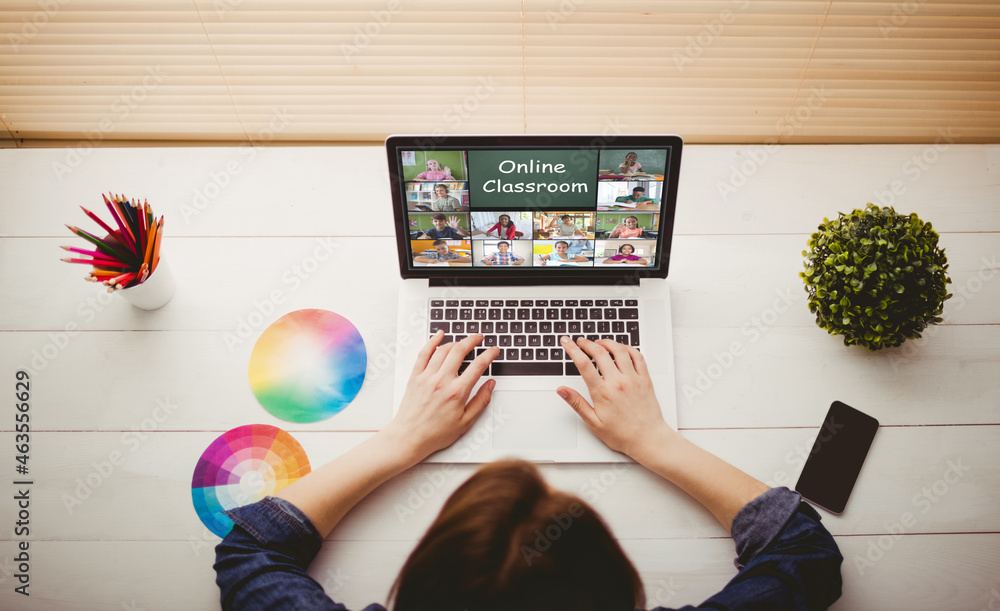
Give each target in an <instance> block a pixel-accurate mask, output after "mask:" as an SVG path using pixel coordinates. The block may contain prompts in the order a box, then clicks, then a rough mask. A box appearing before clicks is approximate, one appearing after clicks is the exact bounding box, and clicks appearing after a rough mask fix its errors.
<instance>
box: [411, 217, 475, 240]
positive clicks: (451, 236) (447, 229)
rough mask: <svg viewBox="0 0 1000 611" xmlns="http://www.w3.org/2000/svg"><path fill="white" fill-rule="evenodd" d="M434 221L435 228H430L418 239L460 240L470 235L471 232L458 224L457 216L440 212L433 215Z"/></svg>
mask: <svg viewBox="0 0 1000 611" xmlns="http://www.w3.org/2000/svg"><path fill="white" fill-rule="evenodd" d="M431 222H432V223H434V228H433V229H428V230H427V231H425V232H424V233H423V235H421V236H420V237H419V238H417V239H418V240H460V239H462V238H463V237H466V236H468V235H469V232H468V231H466V230H465V229H462V228H461V227H459V226H458V217H457V216H445V215H444V214H442V213H440V212H438V213H437V214H435V215H434V216H432V217H431Z"/></svg>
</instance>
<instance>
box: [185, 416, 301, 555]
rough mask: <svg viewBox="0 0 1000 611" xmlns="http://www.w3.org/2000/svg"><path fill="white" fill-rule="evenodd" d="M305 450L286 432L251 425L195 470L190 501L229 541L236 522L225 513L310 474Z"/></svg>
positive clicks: (220, 443) (229, 435) (220, 441)
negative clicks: (229, 535)
mask: <svg viewBox="0 0 1000 611" xmlns="http://www.w3.org/2000/svg"><path fill="white" fill-rule="evenodd" d="M309 471H310V467H309V459H308V458H306V453H305V450H303V449H302V446H300V445H299V442H297V441H295V438H294V437H292V436H291V435H289V434H288V433H287V432H285V431H283V430H281V429H279V428H276V427H273V426H270V425H267V424H248V425H246V426H240V427H236V428H235V429H232V430H230V431H226V432H225V433H223V434H222V435H220V436H219V437H217V438H216V439H215V441H213V442H212V444H211V445H210V446H208V449H206V450H205V451H204V452H203V453H202V455H201V458H199V459H198V464H197V465H195V468H194V477H193V478H192V479H191V498H192V500H193V501H194V509H195V511H196V512H198V517H199V518H201V521H202V522H204V523H205V526H207V527H208V529H209V530H210V531H212V532H213V533H215V534H217V535H219V536H220V537H225V536H226V535H227V534H228V533H229V531H230V530H232V528H233V521H232V520H230V519H229V518H228V517H227V516H226V515H225V514H223V513H222V512H223V511H225V510H228V509H235V508H237V507H239V506H241V505H246V504H248V503H255V502H257V501H259V500H261V499H263V498H264V497H265V496H269V495H273V494H274V493H275V492H278V491H279V490H281V489H282V488H284V487H285V486H287V485H288V484H291V483H292V482H294V481H295V480H297V479H299V478H300V477H302V476H304V475H306V474H307V473H309Z"/></svg>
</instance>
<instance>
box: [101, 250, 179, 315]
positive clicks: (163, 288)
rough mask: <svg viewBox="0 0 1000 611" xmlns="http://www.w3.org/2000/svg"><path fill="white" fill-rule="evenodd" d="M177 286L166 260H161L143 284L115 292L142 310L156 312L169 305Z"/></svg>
mask: <svg viewBox="0 0 1000 611" xmlns="http://www.w3.org/2000/svg"><path fill="white" fill-rule="evenodd" d="M176 290H177V284H176V283H175V282H174V275H173V273H171V271H170V266H169V265H167V262H166V260H164V259H160V261H159V263H158V264H157V265H156V271H155V272H153V273H152V274H150V276H149V278H147V279H146V281H145V282H143V283H142V284H137V285H135V286H132V287H129V288H127V289H121V290H120V291H115V292H116V293H118V294H119V295H121V296H122V298H123V299H124V300H125V301H127V302H129V303H131V304H132V305H134V306H135V307H137V308H139V309H140V310H155V309H157V308H162V307H163V306H165V305H167V302H168V301H170V300H171V298H173V296H174V292H175V291H176Z"/></svg>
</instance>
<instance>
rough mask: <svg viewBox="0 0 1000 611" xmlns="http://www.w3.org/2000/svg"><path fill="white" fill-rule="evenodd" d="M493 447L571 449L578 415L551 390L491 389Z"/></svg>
mask: <svg viewBox="0 0 1000 611" xmlns="http://www.w3.org/2000/svg"><path fill="white" fill-rule="evenodd" d="M492 404H493V417H494V422H496V424H495V428H494V430H493V448H494V449H497V450H533V449H539V450H542V449H556V450H563V449H573V448H575V447H576V427H577V425H578V424H579V423H580V422H579V421H580V417H579V416H577V415H576V412H574V411H573V408H572V407H570V406H569V405H567V404H566V402H565V401H563V400H562V399H560V398H559V395H557V394H556V393H555V392H554V391H551V390H546V391H513V390H511V391H498V392H494V393H493V401H492Z"/></svg>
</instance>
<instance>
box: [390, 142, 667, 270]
mask: <svg viewBox="0 0 1000 611" xmlns="http://www.w3.org/2000/svg"><path fill="white" fill-rule="evenodd" d="M670 154H671V149H670V147H659V148H648V147H647V148H642V147H616V146H609V147H607V148H602V149H595V148H589V149H588V148H583V147H535V148H527V147H520V148H518V147H507V148H499V147H486V146H484V147H475V146H465V147H461V148H459V147H454V148H448V147H447V146H446V145H443V146H442V147H441V148H438V149H434V150H421V149H419V148H416V147H412V148H406V147H402V146H401V147H398V148H397V150H396V157H397V163H398V174H397V177H398V184H399V186H400V188H401V190H402V195H403V202H404V206H405V211H404V214H403V219H404V222H406V223H407V227H406V231H407V232H408V234H409V238H410V239H409V240H408V241H407V249H408V256H409V261H410V269H417V268H421V267H431V268H441V267H448V268H451V269H455V268H476V269H479V270H480V271H483V270H497V271H498V272H501V273H502V271H501V270H526V269H537V270H543V269H549V270H562V268H566V267H569V268H589V269H602V270H607V271H614V270H616V269H617V270H623V269H632V270H634V269H638V268H645V269H648V270H657V269H659V267H660V261H659V260H658V259H659V257H658V256H657V254H658V253H659V252H660V246H661V242H660V240H661V239H662V236H661V235H660V234H661V232H662V231H663V228H664V227H665V225H666V222H667V220H668V219H666V217H665V215H664V214H663V208H664V198H665V197H666V195H667V188H666V187H667V186H668V185H667V184H666V182H665V181H666V179H667V178H668V176H669V168H670ZM459 273H460V272H459Z"/></svg>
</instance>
